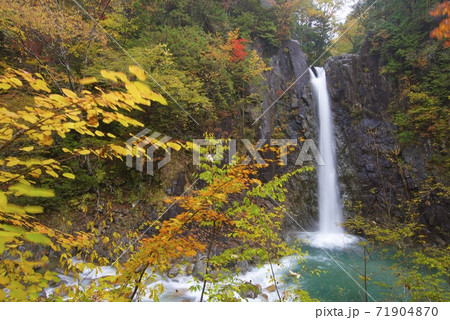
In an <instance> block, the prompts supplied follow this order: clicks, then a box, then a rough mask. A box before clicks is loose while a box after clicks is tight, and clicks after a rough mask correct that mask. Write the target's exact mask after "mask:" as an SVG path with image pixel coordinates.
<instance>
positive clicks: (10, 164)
mask: <svg viewBox="0 0 450 320" xmlns="http://www.w3.org/2000/svg"><path fill="white" fill-rule="evenodd" d="M19 163H20V160H19V159H17V158H11V160H8V163H7V164H6V166H7V167H14V166H17V165H18V164H19Z"/></svg>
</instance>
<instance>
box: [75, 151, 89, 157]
mask: <svg viewBox="0 0 450 320" xmlns="http://www.w3.org/2000/svg"><path fill="white" fill-rule="evenodd" d="M90 153H91V151H90V150H80V151H78V154H81V155H83V156H85V155H88V154H90Z"/></svg>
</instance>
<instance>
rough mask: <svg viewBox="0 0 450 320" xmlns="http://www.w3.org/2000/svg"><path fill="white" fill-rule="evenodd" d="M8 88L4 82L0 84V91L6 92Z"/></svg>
mask: <svg viewBox="0 0 450 320" xmlns="http://www.w3.org/2000/svg"><path fill="white" fill-rule="evenodd" d="M9 88H11V85H9V84H7V83H4V82H1V83H0V89H3V90H8V89H9Z"/></svg>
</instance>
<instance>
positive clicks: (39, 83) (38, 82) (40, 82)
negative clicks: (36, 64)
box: [30, 79, 52, 92]
mask: <svg viewBox="0 0 450 320" xmlns="http://www.w3.org/2000/svg"><path fill="white" fill-rule="evenodd" d="M30 85H31V87H32V88H33V89H34V90H36V91H39V90H42V91H45V92H52V91H51V90H50V89H49V88H48V86H47V84H46V83H45V81H43V80H41V79H37V80H36V82H34V83H33V82H30Z"/></svg>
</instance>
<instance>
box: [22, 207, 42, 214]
mask: <svg viewBox="0 0 450 320" xmlns="http://www.w3.org/2000/svg"><path fill="white" fill-rule="evenodd" d="M25 211H26V212H27V213H31V214H37V213H42V212H44V208H43V207H41V206H25Z"/></svg>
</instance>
